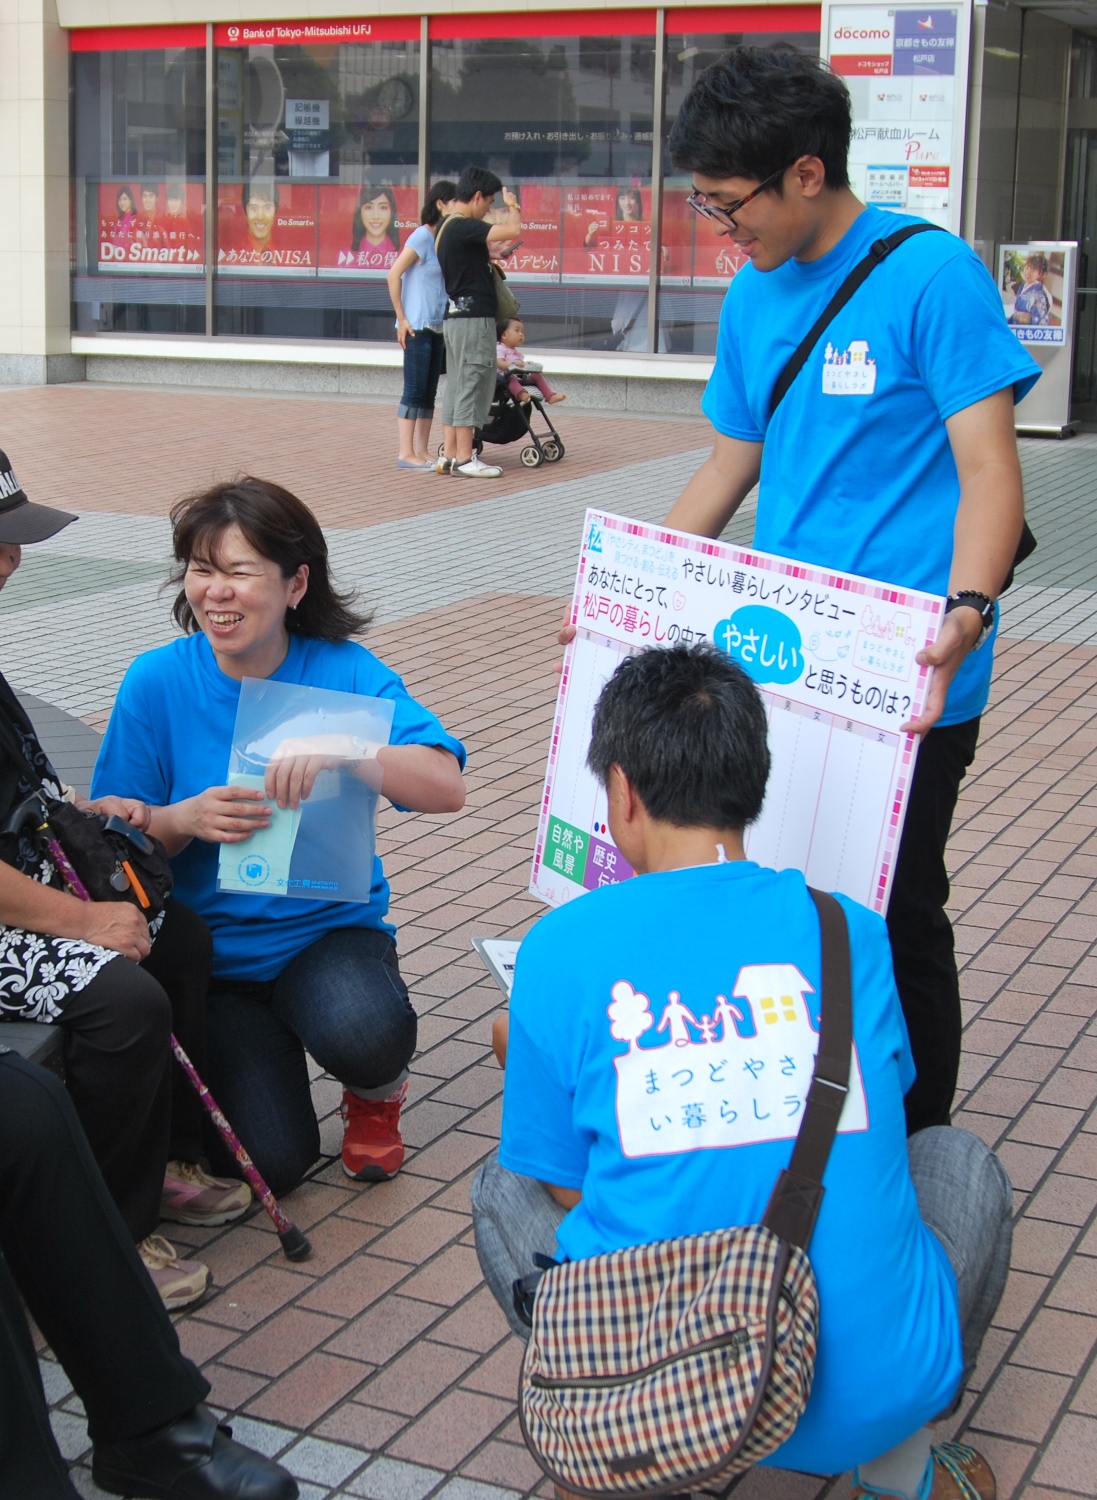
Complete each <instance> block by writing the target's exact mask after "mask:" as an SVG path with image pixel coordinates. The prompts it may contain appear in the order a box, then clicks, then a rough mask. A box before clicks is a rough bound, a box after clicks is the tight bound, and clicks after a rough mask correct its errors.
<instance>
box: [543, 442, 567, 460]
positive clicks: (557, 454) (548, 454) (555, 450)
mask: <svg viewBox="0 0 1097 1500" xmlns="http://www.w3.org/2000/svg"><path fill="white" fill-rule="evenodd" d="M541 452H542V453H543V454H544V455H545V462H546V463H547V464H558V463H559V462H560V460H561V459H562V458H563V456H564V445H563V444H562V443H558V442H557V441H556V439H555V438H543V439H542V440H541Z"/></svg>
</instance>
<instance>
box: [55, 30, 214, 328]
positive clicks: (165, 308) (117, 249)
mask: <svg viewBox="0 0 1097 1500" xmlns="http://www.w3.org/2000/svg"><path fill="white" fill-rule="evenodd" d="M193 29H194V30H196V31H198V32H199V34H201V35H204V31H205V28H204V27H200V28H193ZM72 65H73V67H72V71H73V162H74V169H75V203H74V210H75V226H74V227H75V234H74V265H73V277H72V300H73V328H74V329H75V330H76V331H78V332H80V333H92V332H97V331H104V332H112V333H113V332H123V331H124V332H127V333H129V332H142V333H204V332H205V282H204V270H205V267H204V264H203V261H204V255H203V222H204V210H205V173H206V103H205V101H206V83H205V69H206V54H205V48H204V47H157V48H152V49H149V50H147V51H110V52H74V53H73V58H72Z"/></svg>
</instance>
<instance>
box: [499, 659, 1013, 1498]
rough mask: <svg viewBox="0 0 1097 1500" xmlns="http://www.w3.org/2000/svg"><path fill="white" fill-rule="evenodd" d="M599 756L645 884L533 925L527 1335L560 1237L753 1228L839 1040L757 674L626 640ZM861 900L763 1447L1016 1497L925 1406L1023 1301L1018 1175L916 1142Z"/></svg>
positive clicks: (594, 1242) (504, 1263)
mask: <svg viewBox="0 0 1097 1500" xmlns="http://www.w3.org/2000/svg"><path fill="white" fill-rule="evenodd" d="M588 760H589V764H590V766H591V769H592V770H593V771H594V773H595V774H596V775H597V777H598V778H599V780H600V781H601V782H602V784H603V786H604V787H605V791H606V797H607V804H608V810H609V811H608V818H609V825H610V831H611V833H612V835H613V838H614V840H615V841H616V844H617V846H618V848H619V849H620V850H621V852H622V854H623V855H624V856H625V858H626V859H628V861H629V863H630V864H631V865H632V866H633V868H634V869H635V870H636V872H637V878H636V879H634V880H629V881H626V882H624V883H622V884H620V885H614V886H607V887H604V888H603V889H601V890H596V891H592V892H590V893H588V894H587V895H585V896H583V897H582V898H581V899H580V900H578V901H573V902H570V903H569V904H568V905H566V906H563V907H561V908H559V909H558V910H556V911H553V912H550V913H549V914H548V916H546V917H544V918H543V919H542V920H541V921H540V922H539V923H538V924H537V925H536V926H535V927H534V928H533V930H532V931H531V932H530V934H529V935H528V936H527V938H526V939H525V941H524V942H523V944H522V946H521V949H520V950H519V953H518V961H517V966H516V971H515V979H514V992H513V996H512V1000H511V1009H510V1025H509V1050H507V1051H506V1055H505V1065H506V1084H505V1089H504V1095H503V1125H502V1138H501V1144H500V1147H499V1154H498V1158H493V1159H492V1160H491V1161H489V1162H488V1164H487V1165H486V1166H485V1167H484V1168H483V1170H482V1171H481V1172H480V1174H479V1175H478V1177H477V1178H476V1180H475V1182H474V1184H473V1190H472V1206H473V1221H474V1225H475V1230H476V1247H477V1253H478V1255H479V1257H480V1263H481V1266H482V1268H483V1271H484V1276H485V1279H486V1280H487V1282H488V1285H489V1286H490V1287H491V1290H492V1292H493V1293H494V1294H495V1296H496V1298H497V1299H498V1301H499V1303H500V1305H501V1306H502V1308H503V1310H504V1311H505V1312H506V1314H507V1317H508V1319H509V1321H510V1323H511V1326H512V1328H513V1329H514V1330H515V1332H517V1333H519V1334H520V1335H522V1336H528V1330H527V1329H526V1328H525V1327H524V1326H523V1323H522V1322H521V1321H520V1319H519V1317H518V1314H517V1312H516V1310H515V1307H514V1303H513V1297H512V1286H513V1283H514V1281H515V1280H516V1279H518V1278H522V1277H525V1276H527V1275H528V1274H529V1273H530V1272H531V1271H532V1270H533V1267H534V1260H533V1257H534V1255H535V1254H536V1253H541V1254H542V1255H553V1254H559V1255H563V1256H567V1257H570V1258H571V1259H580V1258H582V1257H586V1256H591V1255H598V1254H601V1253H604V1252H607V1251H612V1250H618V1249H622V1248H624V1247H626V1246H631V1245H638V1244H646V1243H649V1242H651V1241H654V1240H660V1239H669V1238H673V1237H675V1236H678V1235H683V1234H701V1233H704V1232H706V1231H709V1230H713V1229H716V1228H719V1227H724V1226H730V1225H744V1224H750V1223H755V1222H757V1221H758V1220H759V1219H760V1218H761V1217H762V1214H763V1212H764V1211H765V1207H766V1204H767V1201H768V1199H769V1195H770V1192H771V1190H772V1188H773V1185H774V1182H775V1181H776V1178H777V1176H778V1173H779V1171H780V1170H781V1169H782V1168H783V1167H785V1166H787V1165H788V1162H789V1157H790V1154H791V1143H792V1140H793V1138H794V1136H795V1134H796V1131H797V1128H798V1125H799V1117H800V1114H801V1111H802V1108H803V1103H804V1099H805V1097H806V1093H807V1088H808V1084H809V1081H810V1077H811V1070H812V1067H813V1065H814V1058H815V1053H816V1050H817V1047H818V1031H817V1028H818V1024H819V1006H820V994H819V990H820V982H821V981H820V938H819V925H818V919H817V916H816V911H815V906H814V904H813V902H812V900H811V898H810V896H809V894H808V890H807V886H806V885H805V882H804V878H803V876H802V875H801V874H800V873H799V872H798V871H794V870H785V871H782V872H780V873H778V872H776V871H773V870H766V869H762V868H760V867H759V866H758V865H755V864H752V863H750V862H749V861H748V860H747V859H746V857H745V855H744V852H743V830H744V828H745V827H746V825H747V824H749V823H750V822H751V821H753V819H755V818H756V817H757V815H758V812H759V810H760V809H761V806H762V799H763V796H764V794H765V787H766V778H767V775H768V770H769V753H768V750H767V748H766V714H765V709H764V707H763V705H762V701H761V698H760V695H759V693H758V690H757V689H756V688H755V686H754V684H753V683H752V682H751V681H750V680H749V679H748V678H747V676H746V675H745V674H744V673H743V671H742V670H741V668H739V667H738V666H737V665H736V664H735V663H733V662H732V661H730V660H729V659H728V658H727V657H726V656H725V655H724V654H723V653H722V652H721V651H719V650H718V649H717V648H716V647H715V646H712V645H708V644H702V645H698V646H693V647H687V646H676V647H672V648H670V649H668V650H651V651H646V652H643V653H641V654H640V655H637V656H632V657H628V658H626V660H625V661H623V662H622V663H621V665H620V666H619V667H618V669H617V671H616V672H615V673H614V675H613V677H612V678H611V679H610V681H609V683H608V684H607V686H606V687H605V688H604V690H603V692H602V695H601V697H600V699H599V701H598V705H597V707H596V709H595V715H594V729H593V735H592V740H591V747H590V752H589V756H588ZM839 899H840V900H841V902H842V906H843V908H844V910H845V914H846V920H847V922H848V926H849V935H850V948H851V954H852V981H853V1040H854V1056H853V1060H852V1066H851V1088H850V1094H849V1098H848V1099H847V1103H846V1107H845V1110H844V1112H843V1115H842V1118H841V1121H840V1123H839V1133H838V1135H837V1137H836V1139H835V1142H834V1146H833V1149H832V1152H831V1155H830V1159H829V1162H828V1164H827V1168H826V1172H825V1175H824V1187H825V1195H824V1198H823V1203H822V1208H821V1211H820V1214H819V1218H818V1222H817V1225H816V1228H815V1233H814V1235H813V1237H812V1240H811V1243H810V1245H809V1247H808V1253H809V1256H810V1258H811V1262H812V1266H813V1268H814V1271H815V1275H816V1278H817V1281H818V1287H819V1299H820V1330H821V1331H820V1343H819V1351H818V1358H817V1361H816V1366H815V1378H814V1385H813V1388H812V1392H811V1398H810V1400H809V1402H808V1404H807V1407H806V1408H805V1410H804V1412H803V1414H802V1416H801V1418H800V1421H799V1423H798V1425H797V1427H796V1430H795V1431H794V1432H793V1434H792V1436H791V1437H790V1438H789V1439H788V1440H787V1441H786V1442H785V1443H784V1444H783V1445H782V1446H781V1447H780V1448H779V1449H777V1450H776V1451H775V1452H774V1453H773V1455H772V1456H771V1458H770V1459H767V1460H766V1462H769V1463H773V1464H774V1465H776V1466H778V1467H781V1468H786V1469H798V1470H802V1471H805V1472H809V1473H815V1474H819V1473H835V1472H842V1471H843V1470H845V1469H848V1468H851V1467H854V1466H859V1473H858V1474H857V1476H856V1483H857V1485H858V1486H859V1491H858V1493H860V1494H864V1495H872V1496H876V1495H895V1496H902V1497H905V1500H930V1497H931V1496H932V1497H933V1500H957V1497H958V1496H960V1495H961V1494H963V1495H965V1496H966V1500H974V1497H975V1495H976V1494H977V1495H978V1496H980V1497H982V1500H993V1494H994V1481H993V1476H992V1475H991V1473H990V1471H989V1469H988V1467H987V1465H986V1463H985V1461H984V1460H983V1459H982V1458H981V1457H980V1456H979V1455H978V1454H977V1453H975V1452H974V1450H972V1449H970V1448H967V1447H965V1446H963V1445H958V1444H951V1443H946V1444H943V1445H941V1446H939V1447H935V1446H932V1439H931V1434H930V1429H929V1426H928V1424H929V1423H930V1422H931V1421H932V1420H933V1419H934V1418H935V1417H938V1416H940V1415H942V1414H943V1413H945V1412H946V1411H947V1410H949V1408H950V1407H952V1406H954V1404H955V1403H956V1402H957V1401H958V1399H959V1394H960V1391H961V1390H962V1388H963V1382H964V1377H965V1375H966V1374H967V1373H969V1372H970V1371H971V1369H972V1368H973V1366H974V1364H975V1360H976V1357H977V1355H978V1352H979V1346H980V1343H981V1342H982V1338H983V1335H984V1333H985V1332H986V1329H987V1326H988V1324H989V1322H990V1319H991V1317H992V1315H993V1313H994V1310H995V1308H996V1306H997V1304H998V1300H999V1298H1000V1296H1001V1292H1002V1288H1003V1286H1004V1284H1005V1277H1006V1274H1007V1269H1008V1265H1009V1249H1010V1239H1011V1212H1012V1201H1011V1192H1010V1187H1009V1182H1008V1179H1007V1177H1006V1175H1005V1172H1004V1171H1003V1170H1002V1168H1001V1166H1000V1165H999V1163H998V1162H997V1160H996V1159H995V1157H994V1156H993V1155H992V1154H991V1152H990V1151H989V1150H988V1148H987V1147H986V1146H985V1145H984V1144H983V1143H982V1141H980V1140H978V1139H977V1138H976V1137H975V1136H973V1135H969V1134H968V1133H967V1132H966V1131H963V1130H958V1129H953V1128H951V1127H940V1126H936V1127H931V1128H930V1129H928V1130H924V1131H921V1132H920V1133H918V1134H917V1135H915V1136H912V1137H911V1138H910V1139H909V1141H908V1140H907V1138H906V1125H905V1119H904V1113H903V1094H904V1092H905V1091H906V1089H907V1088H908V1087H909V1084H910V1081H911V1077H912V1074H913V1068H912V1064H911V1057H910V1050H909V1047H908V1045H907V1038H906V1031H905V1028H904V1026H903V1019H902V1014H901V1011H900V1008H899V1003H898V998H897V996H896V992H895V985H894V981H893V977H892V970H891V956H890V952H889V948H888V941H887V934H886V930H885V927H884V923H883V921H882V920H881V919H880V917H878V916H877V915H875V913H873V912H870V911H868V910H867V909H866V908H864V907H862V906H858V905H857V903H856V902H854V901H851V900H849V899H847V898H846V897H840V898H839ZM497 1042H498V1043H499V1046H498V1050H499V1051H501V1052H502V1051H503V1050H504V1045H503V1042H502V1038H501V1037H497ZM957 1475H961V1476H963V1480H964V1484H966V1486H967V1488H966V1489H965V1488H964V1486H963V1485H960V1484H958V1482H957Z"/></svg>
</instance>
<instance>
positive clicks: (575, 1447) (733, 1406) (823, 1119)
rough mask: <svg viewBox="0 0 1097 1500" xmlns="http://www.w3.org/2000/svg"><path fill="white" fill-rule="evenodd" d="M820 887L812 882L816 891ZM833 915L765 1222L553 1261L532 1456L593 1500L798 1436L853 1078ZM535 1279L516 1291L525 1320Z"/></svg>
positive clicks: (543, 1278)
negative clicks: (797, 1099) (824, 1222)
mask: <svg viewBox="0 0 1097 1500" xmlns="http://www.w3.org/2000/svg"><path fill="white" fill-rule="evenodd" d="M809 890H810V887H809ZM810 894H811V898H812V900H813V901H814V902H815V906H816V909H817V911H818V915H819V926H820V933H821V940H822V984H821V1000H820V1005H821V1017H820V1034H819V1048H818V1053H817V1055H816V1059H815V1068H814V1071H813V1074H812V1081H811V1086H810V1088H809V1090H808V1095H807V1104H806V1107H805V1109H804V1113H803V1117H802V1119H801V1122H800V1129H799V1131H798V1133H797V1136H796V1141H795V1144H794V1146H793V1150H792V1158H791V1161H790V1163H789V1165H788V1167H787V1168H784V1169H783V1170H782V1171H781V1173H780V1174H779V1176H778V1179H777V1182H776V1184H775V1186H774V1189H773V1193H772V1195H771V1197H770V1200H769V1204H768V1206H767V1208H766V1211H765V1214H764V1215H763V1217H762V1221H761V1223H760V1224H751V1225H747V1226H745V1227H739V1228H732V1229H719V1230H714V1231H712V1232H710V1233H707V1234H697V1235H686V1236H683V1237H681V1238H679V1239H673V1240H658V1241H655V1242H654V1243H652V1244H647V1245H637V1246H633V1247H630V1248H629V1249H626V1250H615V1251H612V1252H610V1253H609V1254H606V1255H595V1256H591V1257H589V1258H586V1259H583V1260H576V1261H565V1262H563V1263H562V1264H559V1265H557V1264H552V1265H551V1266H550V1268H549V1269H548V1270H546V1271H544V1272H543V1273H542V1274H541V1275H540V1276H539V1277H538V1278H537V1279H536V1283H535V1292H536V1295H535V1297H534V1301H533V1309H532V1334H531V1336H530V1340H529V1343H528V1345H527V1347H526V1354H525V1358H524V1360H523V1362H522V1370H521V1375H520V1377H519V1391H518V1403H519V1419H520V1422H521V1427H522V1434H523V1436H524V1437H525V1440H526V1443H527V1445H528V1446H529V1449H530V1452H531V1453H532V1454H533V1456H534V1458H535V1459H536V1460H537V1462H538V1463H539V1464H540V1465H541V1468H542V1469H543V1470H544V1471H545V1473H546V1474H547V1475H548V1477H549V1478H550V1479H551V1480H552V1481H553V1482H554V1483H555V1484H556V1485H558V1486H560V1487H561V1488H564V1489H568V1490H572V1491H574V1492H575V1493H576V1494H579V1495H584V1496H586V1495H590V1496H596V1495H602V1496H605V1495H640V1494H643V1495H666V1494H671V1493H676V1492H680V1491H683V1490H692V1489H695V1488H697V1487H699V1486H701V1485H705V1486H706V1487H709V1486H711V1485H712V1484H713V1482H714V1481H716V1482H723V1481H728V1482H730V1481H731V1479H732V1478H733V1477H734V1475H736V1474H738V1473H740V1472H741V1471H742V1470H744V1469H748V1468H751V1467H752V1466H753V1465H754V1464H756V1463H757V1462H758V1460H759V1459H761V1458H764V1457H765V1456H766V1455H767V1454H769V1453H772V1452H773V1451H774V1450H775V1449H776V1448H778V1447H779V1446H780V1445H781V1443H783V1442H784V1441H785V1439H786V1438H787V1437H788V1436H789V1435H790V1434H791V1432H792V1431H793V1429H794V1428H795V1426H796V1423H797V1422H798V1420H799V1418H800V1415H801V1413H802V1412H803V1410H804V1407H805V1406H806V1405H807V1401H808V1397H809V1396H810V1394H811V1385H812V1379H813V1376H814V1371H815V1353H816V1347H817V1342H818V1332H819V1295H818V1290H817V1287H816V1282H815V1274H814V1272H813V1271H812V1268H811V1263H810V1261H809V1260H808V1256H807V1247H808V1243H809V1241H810V1239H811V1234H812V1230H813V1229H814V1227H815V1220H816V1217H817V1215H818V1212H819V1205H820V1203H821V1202H822V1197H823V1183H822V1179H823V1174H824V1172H825V1170H826V1164H827V1160H828V1158H829V1156H830V1149H831V1145H832V1144H833V1141H834V1136H835V1132H836V1131H837V1128H838V1120H839V1116H840V1115H841V1112H842V1107H843V1105H844V1103H845V1098H846V1093H847V1090H848V1085H849V1072H850V1057H851V1052H852V1045H853V1011H852V996H851V986H850V952H849V932H848V928H847V926H846V918H845V913H844V912H843V910H842V908H841V906H840V905H839V903H838V902H837V901H836V900H835V899H834V897H833V896H829V895H825V894H824V893H823V892H821V891H815V890H810ZM533 1281H534V1278H532V1277H526V1278H523V1279H522V1280H521V1281H519V1282H516V1283H515V1305H516V1307H518V1308H519V1311H520V1312H521V1311H522V1307H523V1305H524V1303H523V1300H522V1299H524V1298H525V1297H526V1295H527V1293H528V1292H529V1290H530V1283H531V1282H533Z"/></svg>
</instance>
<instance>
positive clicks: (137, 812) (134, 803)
mask: <svg viewBox="0 0 1097 1500" xmlns="http://www.w3.org/2000/svg"><path fill="white" fill-rule="evenodd" d="M76 806H77V807H78V808H79V809H80V811H81V812H90V813H100V814H101V815H102V816H103V817H104V818H121V819H122V821H123V822H124V823H128V824H129V825H130V826H131V828H137V829H139V830H140V831H141V833H148V831H149V824H150V823H151V822H152V812H151V810H150V808H149V805H148V803H147V802H139V801H138V800H137V799H136V797H97V798H96V799H95V801H94V802H89V801H88V800H87V799H86V798H85V797H77V799H76Z"/></svg>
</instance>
